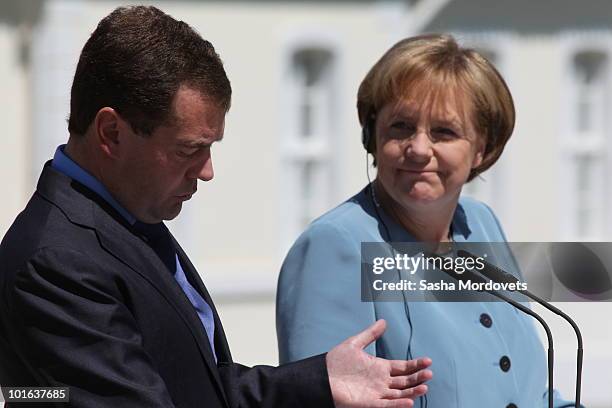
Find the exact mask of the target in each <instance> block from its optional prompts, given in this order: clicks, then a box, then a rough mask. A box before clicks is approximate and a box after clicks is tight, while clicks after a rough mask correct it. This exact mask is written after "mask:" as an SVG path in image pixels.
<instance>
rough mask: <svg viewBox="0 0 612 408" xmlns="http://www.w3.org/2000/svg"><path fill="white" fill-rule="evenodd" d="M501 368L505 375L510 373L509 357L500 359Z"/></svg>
mask: <svg viewBox="0 0 612 408" xmlns="http://www.w3.org/2000/svg"><path fill="white" fill-rule="evenodd" d="M499 367H500V368H501V369H502V371H503V372H505V373H506V372H508V370H510V359H509V358H508V356H503V357H502V358H500V359H499Z"/></svg>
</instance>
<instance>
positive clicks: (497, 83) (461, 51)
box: [357, 34, 515, 181]
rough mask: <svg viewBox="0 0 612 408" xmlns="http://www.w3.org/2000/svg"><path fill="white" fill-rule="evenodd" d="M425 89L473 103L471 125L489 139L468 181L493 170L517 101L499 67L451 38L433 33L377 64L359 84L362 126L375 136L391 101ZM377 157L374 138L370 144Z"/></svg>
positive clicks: (469, 109)
mask: <svg viewBox="0 0 612 408" xmlns="http://www.w3.org/2000/svg"><path fill="white" fill-rule="evenodd" d="M417 90H418V91H419V93H422V92H423V91H424V92H426V93H427V95H428V96H429V95H434V98H435V99H437V97H436V96H437V95H440V94H448V92H449V91H450V92H453V93H454V96H459V97H461V99H462V100H464V101H467V102H468V107H467V109H466V112H469V113H470V115H471V117H470V118H469V119H471V121H472V125H473V126H474V129H475V130H476V132H477V133H478V134H479V135H480V136H481V137H482V138H483V139H484V140H483V141H482V142H484V154H483V160H482V162H481V164H480V165H479V166H478V167H476V168H474V169H472V171H471V173H470V175H469V178H468V181H469V180H472V179H473V178H474V177H476V176H477V175H478V174H480V173H482V172H483V171H485V170H487V169H488V168H489V167H491V166H492V165H493V164H494V163H495V162H496V161H497V159H498V158H499V156H500V155H501V153H502V152H503V150H504V146H505V145H506V142H507V141H508V139H509V138H510V136H511V135H512V131H513V129H514V121H515V111H514V103H513V101H512V95H511V94H510V90H509V89H508V86H507V85H506V82H505V81H504V79H503V78H502V76H501V75H500V74H499V72H498V71H497V70H496V69H495V67H494V66H493V65H492V64H491V63H490V62H489V61H488V60H487V59H486V58H485V57H483V56H482V55H481V54H479V53H478V52H476V51H475V50H473V49H469V48H462V47H460V46H459V45H458V44H457V42H456V41H455V39H454V38H453V37H452V36H450V35H446V34H428V35H421V36H417V37H411V38H407V39H404V40H402V41H400V42H398V43H397V44H395V45H394V46H393V47H391V49H389V50H388V51H387V52H386V53H385V54H384V55H383V56H382V58H380V60H378V62H376V64H374V66H373V67H372V68H371V69H370V71H369V72H368V74H367V75H366V77H365V78H364V80H363V81H362V82H361V85H360V86H359V91H358V93H357V111H358V115H359V122H360V123H361V126H362V127H363V128H364V130H365V131H367V132H373V130H374V126H373V122H374V121H375V118H376V115H377V113H378V112H379V111H380V109H381V108H382V107H383V106H385V105H386V104H387V103H390V102H395V101H400V100H402V99H405V98H408V97H410V96H414V95H413V93H414V92H417ZM366 148H367V150H368V152H370V153H374V151H375V149H376V146H375V137H374V135H373V134H372V135H371V136H370V137H369V144H368V146H366Z"/></svg>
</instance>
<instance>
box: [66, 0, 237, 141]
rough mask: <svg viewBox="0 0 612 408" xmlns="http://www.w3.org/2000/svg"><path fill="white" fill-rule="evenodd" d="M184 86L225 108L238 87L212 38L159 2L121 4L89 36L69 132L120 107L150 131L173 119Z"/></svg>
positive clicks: (74, 89)
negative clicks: (157, 5) (176, 97)
mask: <svg viewBox="0 0 612 408" xmlns="http://www.w3.org/2000/svg"><path fill="white" fill-rule="evenodd" d="M181 85H187V86H189V87H192V88H193V89H196V90H198V91H200V92H201V93H202V95H203V97H205V98H208V100H210V101H212V102H213V103H216V104H218V106H219V107H220V108H222V109H224V110H225V111H227V110H228V109H229V106H230V100H231V94H232V89H231V86H230V82H229V80H228V78H227V76H226V74H225V70H224V69H223V63H222V62H221V59H220V58H219V56H218V55H217V53H216V52H215V49H214V47H213V46H212V44H211V43H210V42H208V41H206V40H204V39H203V38H202V37H200V35H199V34H198V33H196V32H195V31H194V30H193V29H192V28H191V27H190V26H189V25H187V24H186V23H184V22H183V21H177V20H175V19H174V18H172V17H171V16H169V15H167V14H165V13H164V12H162V11H161V10H159V9H157V8H155V7H145V6H136V7H119V8H117V9H115V10H114V11H113V12H112V13H110V14H109V15H108V16H106V17H105V18H104V19H102V20H101V21H100V23H99V24H98V27H97V28H96V30H95V31H94V32H93V33H92V34H91V37H89V40H87V42H86V43H85V46H84V47H83V51H82V52H81V56H80V58H79V63H78V65H77V69H76V73H75V75H74V81H73V83H72V91H71V97H70V118H69V119H68V130H69V132H70V134H71V135H72V134H74V135H83V134H85V132H86V130H87V128H88V127H89V125H90V124H91V123H92V121H93V120H94V118H95V116H96V114H97V113H98V111H99V110H100V109H101V108H103V107H105V106H108V107H111V108H113V109H115V111H117V112H118V113H119V114H120V115H121V116H122V117H123V118H124V119H125V120H126V121H128V122H129V123H130V125H131V126H132V129H133V130H134V131H135V132H137V133H143V134H146V135H149V134H151V132H152V131H153V130H154V129H155V128H156V127H158V126H159V125H161V124H165V123H168V122H169V121H171V120H172V115H171V114H172V112H171V111H172V99H173V97H174V95H175V94H176V92H177V91H178V89H179V87H180V86H181Z"/></svg>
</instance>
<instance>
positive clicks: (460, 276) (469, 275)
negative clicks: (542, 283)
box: [427, 253, 555, 408]
mask: <svg viewBox="0 0 612 408" xmlns="http://www.w3.org/2000/svg"><path fill="white" fill-rule="evenodd" d="M433 258H441V259H445V258H444V257H442V256H440V255H438V254H434V253H429V254H427V259H428V261H429V260H430V259H433ZM440 270H441V271H442V272H444V273H446V274H447V275H449V276H451V277H453V278H455V279H457V280H460V281H462V282H467V281H472V282H476V283H478V284H484V283H486V282H487V281H486V280H485V279H484V278H483V277H482V276H479V275H477V274H475V273H474V272H472V271H471V270H469V269H466V270H465V272H463V273H458V272H455V271H454V270H453V271H452V272H451V271H449V270H446V269H445V268H443V267H442V268H440ZM483 288H484V285H483ZM483 290H484V291H485V292H487V293H489V294H491V295H493V296H495V297H497V298H499V299H501V300H503V301H504V302H506V303H509V304H510V305H512V306H514V307H515V308H517V309H518V310H520V311H521V312H523V313H525V314H528V315H529V316H531V317H533V318H534V319H536V320H537V321H538V322H539V323H540V324H541V325H542V327H543V328H544V331H545V332H546V338H547V340H548V407H549V408H553V389H554V387H553V366H554V361H555V352H554V348H553V337H552V332H551V331H550V327H549V326H548V324H547V323H546V321H545V320H544V319H543V318H542V317H541V316H540V315H539V314H537V313H536V312H534V311H533V310H531V309H529V308H528V307H525V306H523V305H522V304H520V303H519V302H517V301H515V300H514V299H511V298H509V297H507V296H505V295H503V294H501V293H499V292H498V291H495V290H487V289H483Z"/></svg>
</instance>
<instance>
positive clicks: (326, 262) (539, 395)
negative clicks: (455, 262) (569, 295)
mask: <svg viewBox="0 0 612 408" xmlns="http://www.w3.org/2000/svg"><path fill="white" fill-rule="evenodd" d="M357 108H358V114H359V120H360V123H361V125H362V128H363V145H364V148H365V149H366V150H367V152H368V153H370V154H372V155H373V156H374V165H375V166H376V167H377V176H376V179H375V180H374V182H372V183H370V184H368V185H367V186H366V187H365V188H364V189H363V190H362V191H360V192H359V193H358V194H356V195H355V196H353V197H352V198H350V199H349V200H347V201H346V202H344V203H343V204H341V205H340V206H338V207H337V208H335V209H333V210H331V211H330V212H328V213H327V214H325V215H323V216H322V217H320V218H319V219H317V220H316V221H314V222H313V223H312V224H311V225H310V226H309V227H308V229H307V230H306V231H305V232H304V233H303V234H302V235H301V236H300V238H299V239H298V240H297V241H296V242H295V244H294V245H293V247H292V248H291V250H290V251H289V254H288V255H287V258H286V259H285V262H284V264H283V267H282V270H281V275H280V279H279V285H278V298H277V332H278V342H279V352H280V360H281V362H282V363H285V362H289V361H293V360H297V359H301V358H304V357H308V356H311V355H315V354H318V353H321V352H325V351H327V350H329V349H330V348H331V347H333V346H334V345H335V344H337V343H338V342H339V341H341V340H342V339H344V338H345V337H346V336H348V335H350V334H351V333H354V332H357V331H359V330H361V329H363V328H365V327H367V326H368V325H370V324H371V323H372V322H374V321H376V320H377V319H385V320H386V321H387V331H386V332H385V334H384V335H383V336H382V338H381V339H379V340H378V341H377V342H376V344H375V346H374V345H372V346H370V348H369V350H368V352H370V353H371V354H373V355H377V356H381V357H385V358H390V359H413V358H415V357H420V356H427V357H430V358H431V359H432V361H433V363H432V366H431V370H432V371H433V379H432V380H431V381H430V382H429V383H428V386H429V392H428V393H427V395H426V396H425V397H421V399H419V400H417V401H416V402H415V407H421V408H425V407H427V408H454V407H461V408H481V407H482V408H494V407H499V408H504V407H506V408H516V407H521V408H523V407H525V408H526V407H529V408H532V407H538V408H543V407H546V406H547V401H548V397H547V391H546V390H547V373H546V359H545V354H544V350H543V347H542V345H541V343H540V341H539V338H538V336H537V333H536V331H535V329H534V325H533V322H532V320H531V317H528V316H526V315H524V314H522V313H521V312H519V311H517V310H516V309H514V308H513V307H512V306H510V305H508V304H505V303H502V302H486V303H485V302H470V303H468V302H465V303H456V302H455V303H445V302H412V301H405V302H362V301H361V243H362V242H416V241H425V242H453V241H454V242H504V241H505V236H504V233H503V231H502V229H501V226H500V225H499V222H498V220H497V219H496V217H495V215H494V214H493V212H492V211H491V210H490V209H489V208H488V207H487V206H486V205H484V204H482V203H480V202H477V201H474V200H470V199H466V198H460V192H461V188H462V187H463V185H464V184H465V183H466V182H468V181H470V180H472V179H473V178H474V177H476V176H477V175H478V174H480V173H482V172H483V171H485V170H487V169H488V168H489V167H490V166H492V165H493V164H494V163H495V162H496V161H497V159H498V158H499V156H500V155H501V153H502V151H503V149H504V146H505V144H506V142H507V141H508V139H509V138H510V135H511V134H512V130H513V127H514V120H515V112H514V105H513V102H512V96H511V95H510V92H509V90H508V88H507V86H506V84H505V82H504V80H503V79H502V77H501V76H500V75H499V73H498V72H497V71H496V70H495V68H494V67H493V66H492V65H491V64H490V63H489V62H488V61H487V60H486V59H485V58H483V57H482V56H481V55H480V54H478V53H477V52H475V51H473V50H468V49H463V48H461V47H459V46H458V45H457V43H456V42H455V40H454V39H453V38H452V37H450V36H447V35H427V36H420V37H414V38H409V39H406V40H403V41H400V42H399V43H397V44H396V45H394V46H393V47H392V48H391V49H390V50H389V51H387V53H386V54H385V55H384V56H383V57H382V58H381V59H380V60H379V61H378V62H377V63H376V64H375V65H374V67H373V68H372V69H371V70H370V72H369V73H368V74H367V76H366V77H365V79H364V80H363V82H362V84H361V86H360V88H359V92H358V101H357ZM565 406H573V405H571V403H568V402H565V401H562V400H561V399H560V398H559V396H558V395H556V393H555V407H565Z"/></svg>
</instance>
